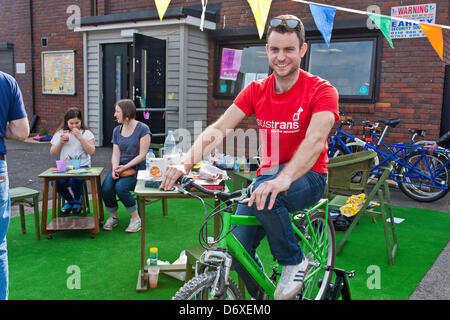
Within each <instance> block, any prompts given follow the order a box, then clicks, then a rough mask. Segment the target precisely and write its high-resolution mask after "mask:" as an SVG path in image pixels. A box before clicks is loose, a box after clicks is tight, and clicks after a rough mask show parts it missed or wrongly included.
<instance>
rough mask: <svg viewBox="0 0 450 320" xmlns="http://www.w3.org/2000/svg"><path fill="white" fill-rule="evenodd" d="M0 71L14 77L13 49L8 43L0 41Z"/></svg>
mask: <svg viewBox="0 0 450 320" xmlns="http://www.w3.org/2000/svg"><path fill="white" fill-rule="evenodd" d="M0 71H3V72H5V73H7V74H9V75H11V76H13V77H14V51H13V46H12V44H10V43H0Z"/></svg>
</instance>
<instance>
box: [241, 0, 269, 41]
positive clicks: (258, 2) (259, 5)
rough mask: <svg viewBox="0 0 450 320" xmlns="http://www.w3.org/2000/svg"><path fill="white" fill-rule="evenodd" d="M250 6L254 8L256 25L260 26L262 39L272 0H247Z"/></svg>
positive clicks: (259, 31) (259, 30)
mask: <svg viewBox="0 0 450 320" xmlns="http://www.w3.org/2000/svg"><path fill="white" fill-rule="evenodd" d="M247 1H248V4H249V5H250V8H252V12H253V16H254V17H255V21H256V27H257V28H258V34H259V38H260V39H262V36H263V34H264V29H265V28H266V21H267V17H268V15H269V11H270V5H271V4H272V0H247Z"/></svg>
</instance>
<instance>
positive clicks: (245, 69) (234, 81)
mask: <svg viewBox="0 0 450 320" xmlns="http://www.w3.org/2000/svg"><path fill="white" fill-rule="evenodd" d="M218 73H219V74H218V81H217V85H216V95H219V96H220V95H221V96H236V95H237V94H238V93H239V92H240V91H241V90H242V89H243V88H245V87H246V86H247V85H248V84H249V83H250V82H252V81H254V80H258V79H262V78H264V77H267V75H268V73H269V64H268V61H267V53H266V48H265V46H261V45H255V46H248V47H244V48H243V47H242V46H241V47H234V48H233V47H232V46H227V47H223V48H222V49H221V51H220V60H219V70H218Z"/></svg>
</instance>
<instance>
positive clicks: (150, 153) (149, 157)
mask: <svg viewBox="0 0 450 320" xmlns="http://www.w3.org/2000/svg"><path fill="white" fill-rule="evenodd" d="M153 158H156V156H155V154H154V153H153V149H149V150H148V152H147V156H146V157H145V168H146V169H147V171H149V170H150V162H151V161H152V159H153Z"/></svg>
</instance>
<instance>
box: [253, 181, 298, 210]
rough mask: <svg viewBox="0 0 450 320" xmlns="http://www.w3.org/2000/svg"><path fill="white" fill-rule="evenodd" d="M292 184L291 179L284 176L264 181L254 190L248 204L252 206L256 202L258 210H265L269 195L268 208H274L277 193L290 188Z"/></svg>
mask: <svg viewBox="0 0 450 320" xmlns="http://www.w3.org/2000/svg"><path fill="white" fill-rule="evenodd" d="M290 185H291V181H290V180H289V179H288V178H286V177H284V178H282V177H280V176H278V177H277V178H275V179H273V180H269V181H266V182H263V183H261V184H260V185H259V186H258V187H257V188H256V189H255V190H254V191H253V192H252V195H251V197H250V200H249V202H248V206H249V207H251V206H252V205H253V203H255V204H256V208H257V209H258V210H263V209H264V206H265V205H266V201H267V198H268V197H269V199H270V202H269V205H268V209H269V210H272V207H273V205H274V203H275V199H276V198H277V195H278V194H279V193H280V192H283V191H286V190H288V189H289V187H290Z"/></svg>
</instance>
